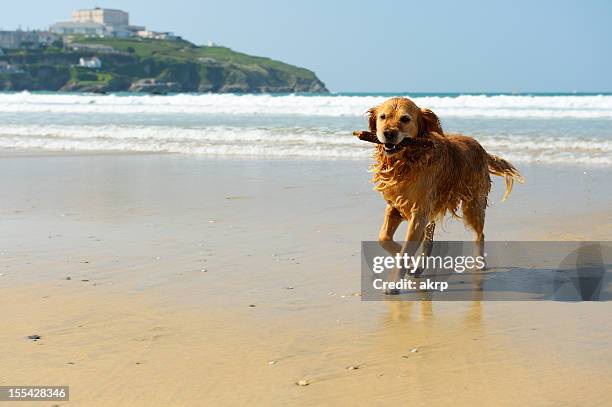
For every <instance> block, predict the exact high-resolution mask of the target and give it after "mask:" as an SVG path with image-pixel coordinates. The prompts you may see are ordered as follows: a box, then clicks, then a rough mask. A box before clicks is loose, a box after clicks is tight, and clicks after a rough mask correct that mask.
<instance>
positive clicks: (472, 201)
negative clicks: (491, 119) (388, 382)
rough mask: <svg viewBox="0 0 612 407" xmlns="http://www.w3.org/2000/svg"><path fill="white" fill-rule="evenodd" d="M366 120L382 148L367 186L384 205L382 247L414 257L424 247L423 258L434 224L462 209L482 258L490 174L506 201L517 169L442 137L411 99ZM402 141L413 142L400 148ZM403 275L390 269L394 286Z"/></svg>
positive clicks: (391, 103)
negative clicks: (401, 231) (404, 225)
mask: <svg viewBox="0 0 612 407" xmlns="http://www.w3.org/2000/svg"><path fill="white" fill-rule="evenodd" d="M368 115H369V117H368V123H369V129H370V132H371V133H372V134H376V138H377V139H378V140H379V141H380V143H381V144H378V145H377V146H376V151H375V154H374V158H375V164H374V165H373V172H374V177H373V179H372V181H373V182H374V183H376V188H375V189H376V190H378V191H380V192H381V193H382V196H383V198H384V199H385V201H386V202H387V208H386V210H385V217H384V221H383V224H382V227H381V229H380V233H379V235H378V239H379V241H380V242H381V244H383V246H384V245H385V244H387V246H386V247H387V248H390V247H395V248H396V250H401V254H402V255H403V254H404V253H406V254H408V255H409V256H414V255H415V254H416V251H417V250H418V249H419V247H421V245H422V244H423V243H425V245H424V250H425V252H424V253H425V255H428V254H429V252H430V251H431V242H432V241H433V234H434V230H435V222H436V221H437V220H440V219H442V218H443V217H444V216H445V215H446V213H448V212H450V213H451V214H452V215H453V216H455V217H459V215H458V211H459V210H461V212H462V215H463V221H464V223H465V225H466V226H467V227H469V228H471V229H472V230H473V231H474V232H475V235H476V236H475V242H476V245H477V248H478V249H477V250H478V252H479V254H482V252H483V247H484V233H483V229H484V222H485V209H486V207H487V196H488V194H489V191H490V190H491V178H490V176H489V174H494V175H499V176H503V177H505V180H506V193H505V195H504V200H505V199H506V198H507V197H508V194H509V193H510V191H511V190H512V184H513V181H514V179H517V180H518V181H519V182H523V177H522V176H521V175H520V173H519V172H518V170H517V169H516V168H515V167H514V166H513V165H512V164H511V163H509V162H508V161H506V160H504V159H503V158H500V157H498V156H495V155H492V154H489V153H487V152H486V151H485V149H484V148H483V147H482V146H481V145H480V144H479V143H478V142H477V141H476V140H474V139H473V138H471V137H467V136H463V135H460V134H446V133H444V132H443V130H442V127H441V125H440V120H439V119H438V117H437V116H436V115H435V114H434V113H433V112H432V111H431V110H429V109H421V108H419V107H418V106H417V105H416V104H415V103H414V102H412V101H411V100H410V99H407V98H392V99H389V100H387V101H385V102H384V103H382V104H380V105H378V106H376V107H373V108H371V109H369V110H368ZM407 138H411V139H413V140H414V141H415V142H413V143H406V142H404V143H402V141H404V140H405V139H407ZM419 140H427V142H426V143H425V142H423V143H419ZM403 145H406V146H405V147H403ZM404 220H406V221H409V222H410V224H409V226H408V231H407V234H406V238H405V242H404V245H403V246H402V247H401V248H399V247H397V246H394V245H397V244H395V243H393V235H394V233H395V231H396V230H397V228H398V227H399V225H400V223H401V222H402V221H404ZM404 273H405V271H403V270H394V272H392V275H391V276H390V278H391V279H392V280H394V281H397V280H399V279H400V278H402V277H403V275H404ZM388 293H390V294H393V293H394V292H388Z"/></svg>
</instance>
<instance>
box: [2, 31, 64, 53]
mask: <svg viewBox="0 0 612 407" xmlns="http://www.w3.org/2000/svg"><path fill="white" fill-rule="evenodd" d="M58 39H59V37H58V36H57V35H56V34H53V33H51V32H49V31H38V30H35V31H23V30H15V31H0V48H6V49H12V48H39V47H41V46H46V45H51V44H52V43H53V41H56V40H58Z"/></svg>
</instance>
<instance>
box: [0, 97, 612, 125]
mask: <svg viewBox="0 0 612 407" xmlns="http://www.w3.org/2000/svg"><path fill="white" fill-rule="evenodd" d="M386 98H387V96H300V95H287V96H272V95H231V94H204V95H193V94H179V95H171V96H155V95H143V96H129V95H90V94H35V93H29V92H22V93H10V94H9V93H2V94H0V113H2V112H4V113H26V112H32V113H75V114H79V113H80V114H82V113H102V114H104V113H112V114H132V115H134V114H156V115H160V114H226V115H299V116H328V117H340V116H361V115H363V113H364V111H365V110H366V109H367V108H368V107H370V106H374V105H377V104H379V103H380V102H382V101H383V100H385V99H386ZM413 100H414V101H415V102H416V103H417V104H418V105H420V106H426V107H429V108H431V109H434V110H435V111H436V113H437V114H438V115H439V116H441V117H491V118H600V119H612V96H611V95H598V96H571V95H570V96H567V95H566V96H521V95H516V96H514V95H493V96H491V95H463V96H455V97H450V96H449V97H442V96H426V97H414V98H413Z"/></svg>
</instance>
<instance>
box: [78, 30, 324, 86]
mask: <svg viewBox="0 0 612 407" xmlns="http://www.w3.org/2000/svg"><path fill="white" fill-rule="evenodd" d="M73 42H75V43H81V44H101V45H108V46H110V47H113V48H114V49H115V50H117V51H121V52H128V53H132V54H134V55H136V56H138V57H140V58H162V59H172V60H177V61H194V62H197V61H198V60H200V59H201V58H211V59H214V60H216V61H218V62H224V63H234V64H239V65H247V66H249V65H252V66H261V67H263V68H270V69H275V70H279V71H283V72H286V73H289V74H292V75H295V76H297V77H300V78H304V79H308V80H314V79H316V75H315V74H314V72H312V71H310V70H308V69H305V68H300V67H297V66H293V65H289V64H286V63H284V62H280V61H275V60H273V59H270V58H265V57H256V56H252V55H247V54H243V53H240V52H236V51H233V50H231V49H230V48H226V47H219V46H213V47H208V46H197V45H194V44H192V43H191V42H189V41H185V40H156V39H144V38H95V37H81V36H75V37H74V40H73Z"/></svg>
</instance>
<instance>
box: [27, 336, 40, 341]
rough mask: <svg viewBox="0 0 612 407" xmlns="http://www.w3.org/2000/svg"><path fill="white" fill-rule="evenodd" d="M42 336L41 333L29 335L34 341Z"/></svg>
mask: <svg viewBox="0 0 612 407" xmlns="http://www.w3.org/2000/svg"><path fill="white" fill-rule="evenodd" d="M40 338H41V336H40V335H28V339H31V340H33V341H37V340H39V339H40Z"/></svg>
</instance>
